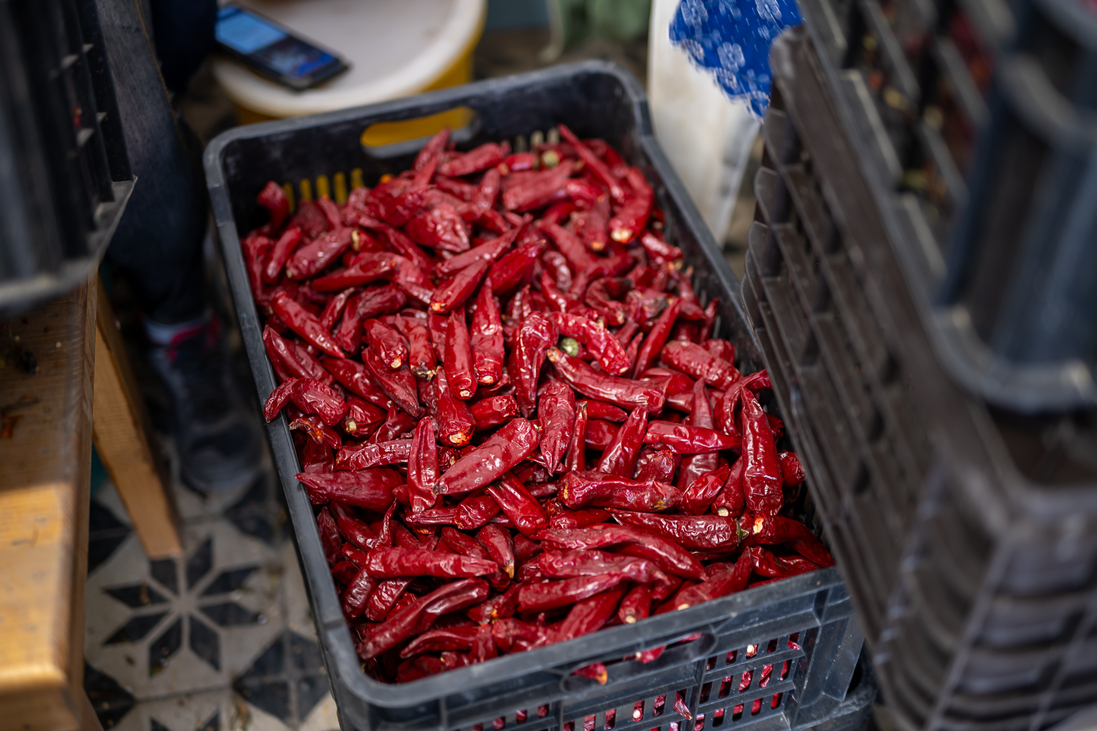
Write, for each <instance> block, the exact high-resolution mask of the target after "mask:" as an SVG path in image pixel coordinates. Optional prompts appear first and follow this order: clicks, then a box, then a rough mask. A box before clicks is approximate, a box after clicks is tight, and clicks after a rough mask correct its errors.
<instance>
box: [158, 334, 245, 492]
mask: <svg viewBox="0 0 1097 731" xmlns="http://www.w3.org/2000/svg"><path fill="white" fill-rule="evenodd" d="M220 329H221V328H220V321H219V320H218V319H217V318H215V317H210V316H206V317H203V318H201V319H200V320H197V321H194V322H189V323H183V324H181V325H161V324H158V323H155V322H146V323H145V332H146V334H147V335H148V337H149V340H150V341H152V345H153V347H152V349H151V352H150V353H149V363H150V365H151V366H152V369H153V370H154V371H155V372H156V374H157V376H159V378H160V381H161V383H162V384H163V386H164V390H165V391H166V393H167V396H168V402H169V414H168V426H169V428H170V429H171V432H172V436H173V437H174V439H175V449H176V452H177V454H178V457H179V472H180V476H181V477H182V480H183V482H184V483H185V484H186V485H187V486H188V487H190V488H192V489H194V490H197V491H198V492H203V493H205V492H211V491H214V490H228V489H231V488H234V487H238V486H239V485H241V484H244V483H245V482H248V481H250V480H253V479H254V478H255V477H256V476H257V475H258V473H259V472H260V470H261V460H262V433H261V430H262V425H261V424H260V422H259V416H258V414H257V413H255V411H254V410H253V409H252V408H251V407H250V406H249V405H248V404H247V402H246V400H245V399H244V398H243V397H242V395H241V394H243V393H244V391H243V389H242V388H241V387H240V385H239V384H238V383H237V379H236V377H235V375H234V374H233V371H232V366H231V362H230V360H229V357H228V353H227V349H226V347H225V342H224V338H223V337H222V336H221V332H220Z"/></svg>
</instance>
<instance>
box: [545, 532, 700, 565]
mask: <svg viewBox="0 0 1097 731" xmlns="http://www.w3.org/2000/svg"><path fill="white" fill-rule="evenodd" d="M538 538H540V540H541V542H542V544H543V545H545V546H546V547H548V548H558V549H581V548H606V547H608V546H616V545H621V544H628V545H626V546H625V547H624V548H623V549H621V551H620V552H621V553H629V555H633V556H636V555H639V556H640V557H641V558H650V559H651V560H652V561H653V562H654V563H655V565H656V566H658V567H659V568H661V569H662V570H663V571H665V572H667V573H670V574H674V575H675V576H684V577H686V578H693V579H699V578H702V577H703V576H704V570H703V569H702V568H701V564H700V563H699V562H698V561H697V559H696V558H694V557H693V556H691V555H690V553H689V551H687V550H685V549H684V548H682V547H681V546H679V545H677V544H675V543H672V542H671V541H668V540H666V539H664V538H660V537H659V536H657V535H655V534H654V533H649V532H647V531H644V530H637V529H636V528H632V527H629V526H623V525H608V524H602V525H597V526H591V527H590V528H584V529H578V530H556V529H549V530H546V531H544V532H542V533H541V534H540V535H539V536H538Z"/></svg>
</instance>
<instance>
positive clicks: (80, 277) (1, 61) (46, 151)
mask: <svg viewBox="0 0 1097 731" xmlns="http://www.w3.org/2000/svg"><path fill="white" fill-rule="evenodd" d="M121 125H122V123H121V118H120V117H119V114H118V105H117V102H116V101H115V96H114V83H113V81H112V80H111V74H110V68H109V67H108V66H107V56H106V51H105V49H104V47H103V36H102V32H101V30H100V26H99V14H98V9H97V7H96V3H95V0H43V1H42V2H33V3H0V201H3V203H2V205H3V213H2V214H0V313H3V312H12V311H15V310H18V309H24V308H27V307H30V306H31V305H33V304H34V303H35V302H39V301H41V300H44V299H46V298H48V297H51V296H56V295H58V294H60V293H62V292H65V291H67V290H69V289H72V288H73V287H75V286H76V285H78V284H80V283H81V282H84V281H86V280H87V278H88V276H89V274H90V273H91V272H93V271H94V269H95V267H96V266H97V265H98V264H99V260H100V258H101V257H102V255H103V252H104V251H105V250H106V248H107V244H108V243H109V242H110V239H111V236H112V235H113V233H114V229H115V228H116V227H117V225H118V221H119V220H120V219H121V217H122V211H123V210H124V209H125V206H126V201H127V200H129V196H130V193H131V192H132V190H133V185H134V179H133V175H132V174H131V172H130V166H129V160H128V158H127V157H126V144H125V139H124V137H123V135H122V126H121Z"/></svg>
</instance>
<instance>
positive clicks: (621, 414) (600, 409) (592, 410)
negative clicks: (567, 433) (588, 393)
mask: <svg viewBox="0 0 1097 731" xmlns="http://www.w3.org/2000/svg"><path fill="white" fill-rule="evenodd" d="M576 404H586V406H587V415H588V416H589V417H590V418H591V419H600V420H602V421H612V422H615V423H617V424H620V423H621V422H623V421H624V420H625V419H626V418H627V417H628V412H627V411H625V410H624V409H622V408H618V407H617V406H614V405H613V404H607V403H605V402H604V401H594V400H589V399H587V400H582V401H576Z"/></svg>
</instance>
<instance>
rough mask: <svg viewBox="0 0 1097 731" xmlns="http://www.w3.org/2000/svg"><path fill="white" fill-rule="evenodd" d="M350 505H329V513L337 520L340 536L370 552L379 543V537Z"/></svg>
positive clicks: (334, 503) (335, 503) (333, 503)
mask: <svg viewBox="0 0 1097 731" xmlns="http://www.w3.org/2000/svg"><path fill="white" fill-rule="evenodd" d="M352 510H353V508H352V507H351V506H349V505H346V504H344V503H339V502H331V503H329V504H328V511H329V512H330V513H331V515H332V517H333V518H335V524H336V526H337V527H338V528H339V534H340V535H342V536H343V537H344V538H346V539H347V540H348V541H350V542H351V543H353V544H354V545H355V546H357V547H359V548H361V549H363V550H369V549H371V548H373V547H374V545H375V544H376V542H377V536H375V535H374V534H373V531H372V530H370V527H369V526H368V525H367V524H366V521H364V520H362V519H361V518H359V517H357V516H356V515H355V514H354V513H353V512H352Z"/></svg>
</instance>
